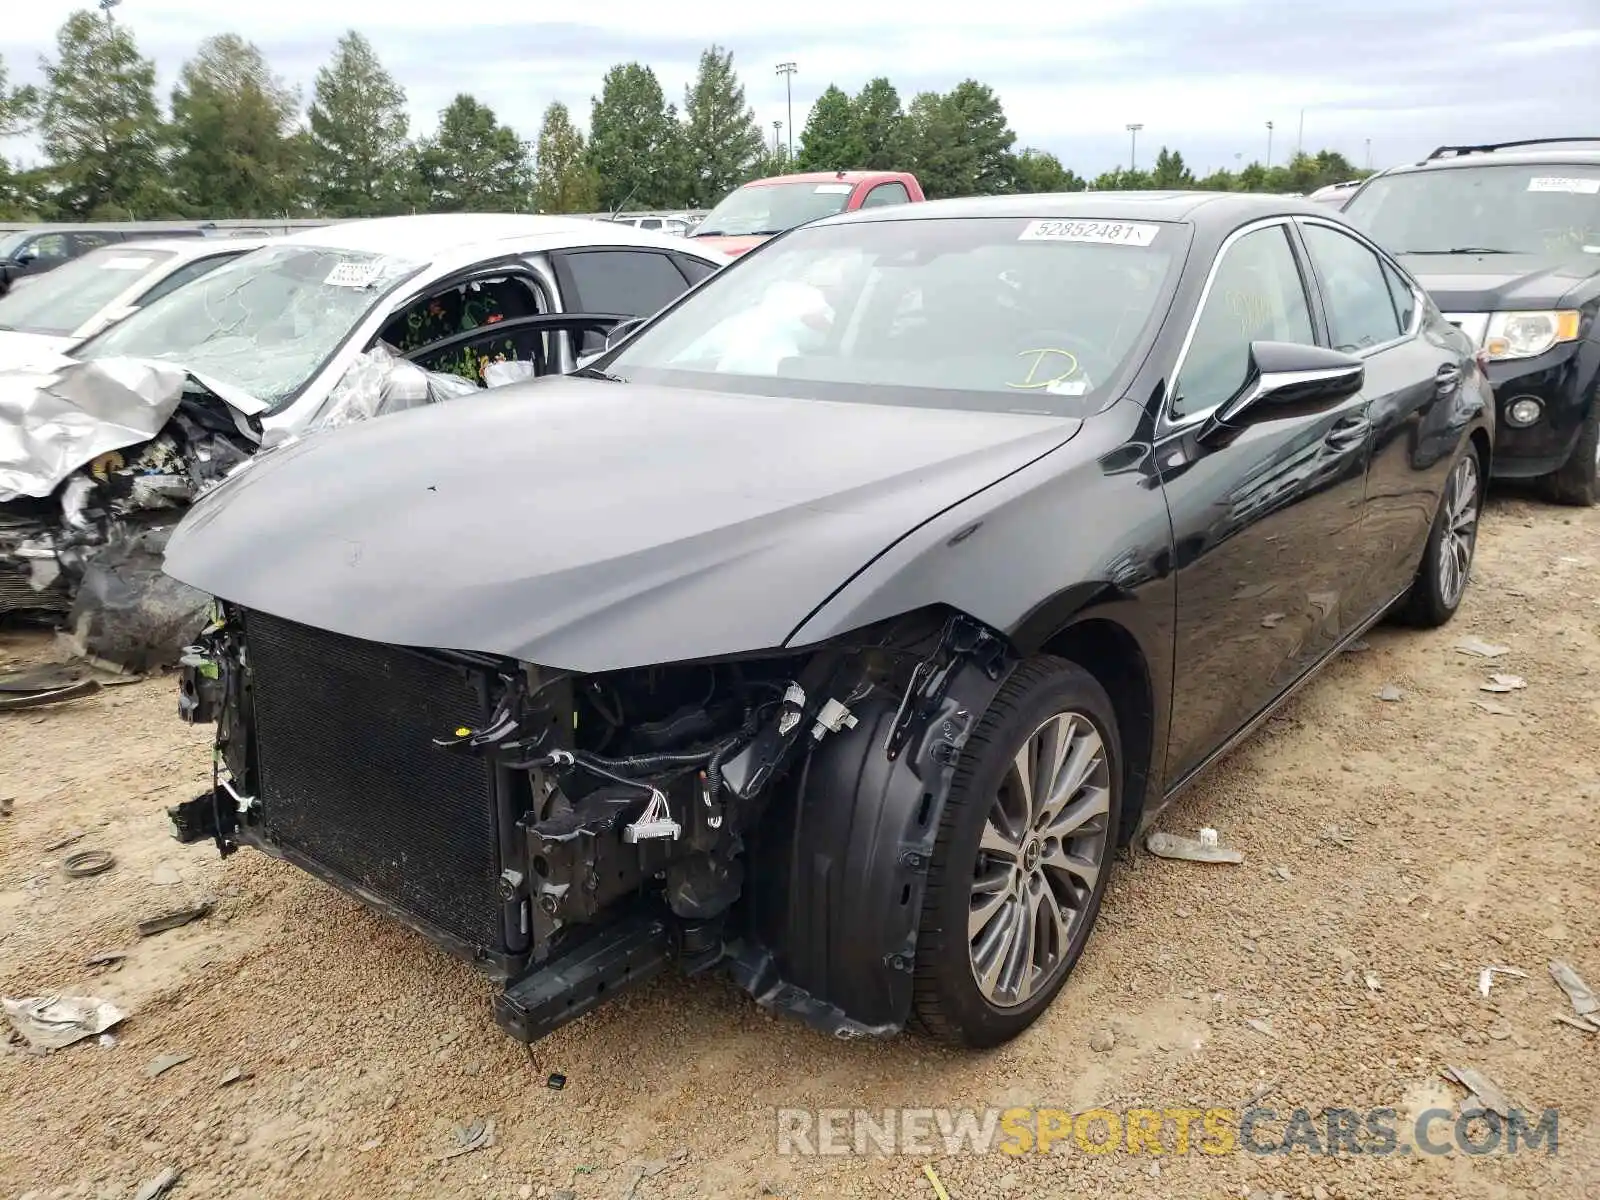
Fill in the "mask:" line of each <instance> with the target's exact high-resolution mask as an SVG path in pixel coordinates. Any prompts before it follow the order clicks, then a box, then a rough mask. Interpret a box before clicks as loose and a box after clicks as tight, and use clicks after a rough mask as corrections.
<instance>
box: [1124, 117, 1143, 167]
mask: <svg viewBox="0 0 1600 1200" xmlns="http://www.w3.org/2000/svg"><path fill="white" fill-rule="evenodd" d="M1143 128H1144V126H1143V125H1139V124H1132V125H1129V126H1128V127H1127V129H1128V174H1129V175H1132V174H1133V173H1134V171H1136V170H1137V169H1138V167H1139V130H1141V129H1143Z"/></svg>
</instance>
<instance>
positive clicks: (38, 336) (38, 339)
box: [0, 329, 78, 371]
mask: <svg viewBox="0 0 1600 1200" xmlns="http://www.w3.org/2000/svg"><path fill="white" fill-rule="evenodd" d="M77 340H78V339H76V338H74V337H72V336H71V335H70V334H68V335H57V334H49V333H24V332H23V331H22V330H20V329H0V371H12V370H15V369H16V368H18V367H27V366H30V365H32V364H33V363H35V362H37V361H39V360H40V359H43V360H44V361H46V362H54V361H56V360H58V359H59V358H60V357H61V355H62V353H63V352H64V351H66V350H67V349H68V347H70V346H72V345H73V343H74V342H76V341H77Z"/></svg>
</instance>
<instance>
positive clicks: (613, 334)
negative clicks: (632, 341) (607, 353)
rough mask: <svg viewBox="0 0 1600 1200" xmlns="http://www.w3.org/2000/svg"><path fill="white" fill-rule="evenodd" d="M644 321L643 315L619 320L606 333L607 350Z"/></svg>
mask: <svg viewBox="0 0 1600 1200" xmlns="http://www.w3.org/2000/svg"><path fill="white" fill-rule="evenodd" d="M644 321H645V319H644V318H643V317H629V318H628V319H627V320H626V321H618V322H617V323H616V324H615V325H613V326H612V327H611V329H610V332H608V333H607V334H606V350H610V349H611V348H612V347H613V346H616V345H618V344H619V343H620V342H622V341H623V339H625V338H626V337H627V336H628V335H629V334H630V333H632V332H633V331H634V330H635V329H637V328H639V326H641V325H643V324H644ZM602 353H604V351H602Z"/></svg>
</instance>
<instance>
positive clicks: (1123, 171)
mask: <svg viewBox="0 0 1600 1200" xmlns="http://www.w3.org/2000/svg"><path fill="white" fill-rule="evenodd" d="M1150 186H1151V184H1150V173H1149V172H1148V171H1130V170H1128V169H1127V168H1126V167H1117V168H1115V169H1114V170H1110V171H1107V172H1105V173H1104V174H1102V175H1098V176H1096V177H1095V181H1094V190H1095V191H1097V192H1142V191H1147V190H1149V188H1150Z"/></svg>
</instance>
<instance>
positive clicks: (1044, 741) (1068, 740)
mask: <svg viewBox="0 0 1600 1200" xmlns="http://www.w3.org/2000/svg"><path fill="white" fill-rule="evenodd" d="M1110 806H1111V765H1110V760H1109V758H1108V757H1107V755H1106V748H1105V744H1104V742H1103V741H1102V740H1101V738H1100V733H1099V731H1098V730H1097V729H1096V728H1095V726H1094V724H1093V722H1091V721H1090V720H1089V718H1088V717H1086V716H1084V715H1082V714H1081V713H1076V712H1062V713H1057V714H1056V715H1055V716H1053V717H1051V718H1049V719H1048V720H1046V721H1045V722H1044V723H1043V724H1041V725H1040V726H1039V727H1038V728H1037V729H1035V730H1034V731H1033V733H1032V734H1030V735H1029V736H1028V738H1027V740H1026V741H1024V742H1023V744H1022V747H1021V748H1020V749H1019V750H1018V751H1017V753H1016V756H1015V757H1014V758H1013V759H1012V761H1011V764H1010V766H1009V767H1008V768H1007V770H1006V773H1005V777H1004V778H1003V779H1002V781H1001V783H1000V786H999V788H998V789H997V790H996V792H995V795H994V799H993V802H992V804H991V806H990V809H989V815H988V817H987V818H986V820H985V821H984V825H983V833H982V836H981V838H980V840H979V843H978V859H977V863H976V865H975V867H974V870H973V880H972V895H971V904H970V907H969V912H968V919H967V940H968V944H969V947H970V951H971V962H972V974H973V978H974V979H976V980H977V983H978V989H979V991H981V992H982V993H983V995H984V998H985V999H987V1000H988V1001H989V1002H990V1003H991V1004H994V1005H996V1006H997V1007H1000V1008H1012V1007H1015V1006H1017V1005H1019V1004H1023V1003H1025V1002H1026V1001H1027V1000H1028V999H1029V998H1030V997H1032V996H1035V995H1037V994H1038V993H1039V992H1041V991H1043V990H1045V989H1046V988H1047V987H1048V986H1049V985H1050V983H1051V982H1052V981H1053V980H1054V979H1055V977H1056V975H1057V974H1058V973H1059V972H1060V971H1062V970H1063V969H1064V966H1065V963H1066V957H1067V947H1068V946H1069V945H1070V944H1071V942H1072V938H1073V936H1074V934H1075V933H1076V932H1077V930H1078V928H1079V926H1080V925H1081V924H1082V922H1083V920H1084V912H1085V910H1086V909H1087V908H1088V906H1089V903H1090V900H1091V898H1092V896H1093V894H1094V889H1095V882H1096V880H1098V879H1099V877H1100V872H1101V871H1102V870H1103V869H1104V867H1105V857H1106V852H1107V841H1108V838H1107V833H1108V831H1109V830H1110V827H1111V826H1110Z"/></svg>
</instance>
